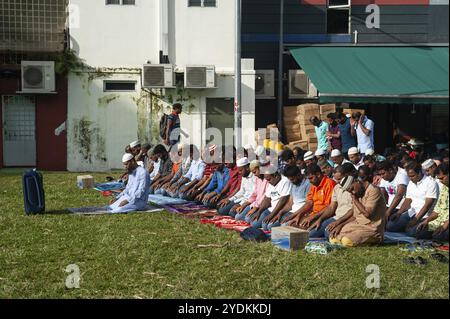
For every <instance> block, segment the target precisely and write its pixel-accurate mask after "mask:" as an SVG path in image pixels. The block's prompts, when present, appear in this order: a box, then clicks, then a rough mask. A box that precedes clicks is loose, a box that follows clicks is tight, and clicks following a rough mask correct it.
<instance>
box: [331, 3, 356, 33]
mask: <svg viewBox="0 0 450 319" xmlns="http://www.w3.org/2000/svg"><path fill="white" fill-rule="evenodd" d="M350 31H351V0H328V1H327V33H329V34H350Z"/></svg>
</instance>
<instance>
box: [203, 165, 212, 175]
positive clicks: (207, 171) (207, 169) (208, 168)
mask: <svg viewBox="0 0 450 319" xmlns="http://www.w3.org/2000/svg"><path fill="white" fill-rule="evenodd" d="M214 171H215V168H214V165H213V164H206V166H205V172H204V173H203V177H207V178H208V177H210V176H211V175H212V174H213V173H214Z"/></svg>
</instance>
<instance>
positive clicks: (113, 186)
mask: <svg viewBox="0 0 450 319" xmlns="http://www.w3.org/2000/svg"><path fill="white" fill-rule="evenodd" d="M94 189H95V190H96V191H99V192H108V191H109V192H110V191H120V190H123V189H125V184H124V183H119V182H110V183H99V184H95V186H94Z"/></svg>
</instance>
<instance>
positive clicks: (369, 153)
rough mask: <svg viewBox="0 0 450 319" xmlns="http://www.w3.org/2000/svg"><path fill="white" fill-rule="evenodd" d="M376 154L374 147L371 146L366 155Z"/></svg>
mask: <svg viewBox="0 0 450 319" xmlns="http://www.w3.org/2000/svg"><path fill="white" fill-rule="evenodd" d="M374 154H375V151H374V150H373V149H371V148H369V149H368V150H367V151H366V153H365V155H366V156H372V155H374Z"/></svg>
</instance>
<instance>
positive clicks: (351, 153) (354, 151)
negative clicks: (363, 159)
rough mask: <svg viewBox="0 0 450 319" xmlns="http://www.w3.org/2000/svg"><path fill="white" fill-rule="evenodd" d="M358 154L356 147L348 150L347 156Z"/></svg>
mask: <svg viewBox="0 0 450 319" xmlns="http://www.w3.org/2000/svg"><path fill="white" fill-rule="evenodd" d="M356 154H359V150H358V148H357V147H352V148H351V149H349V150H348V155H356Z"/></svg>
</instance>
